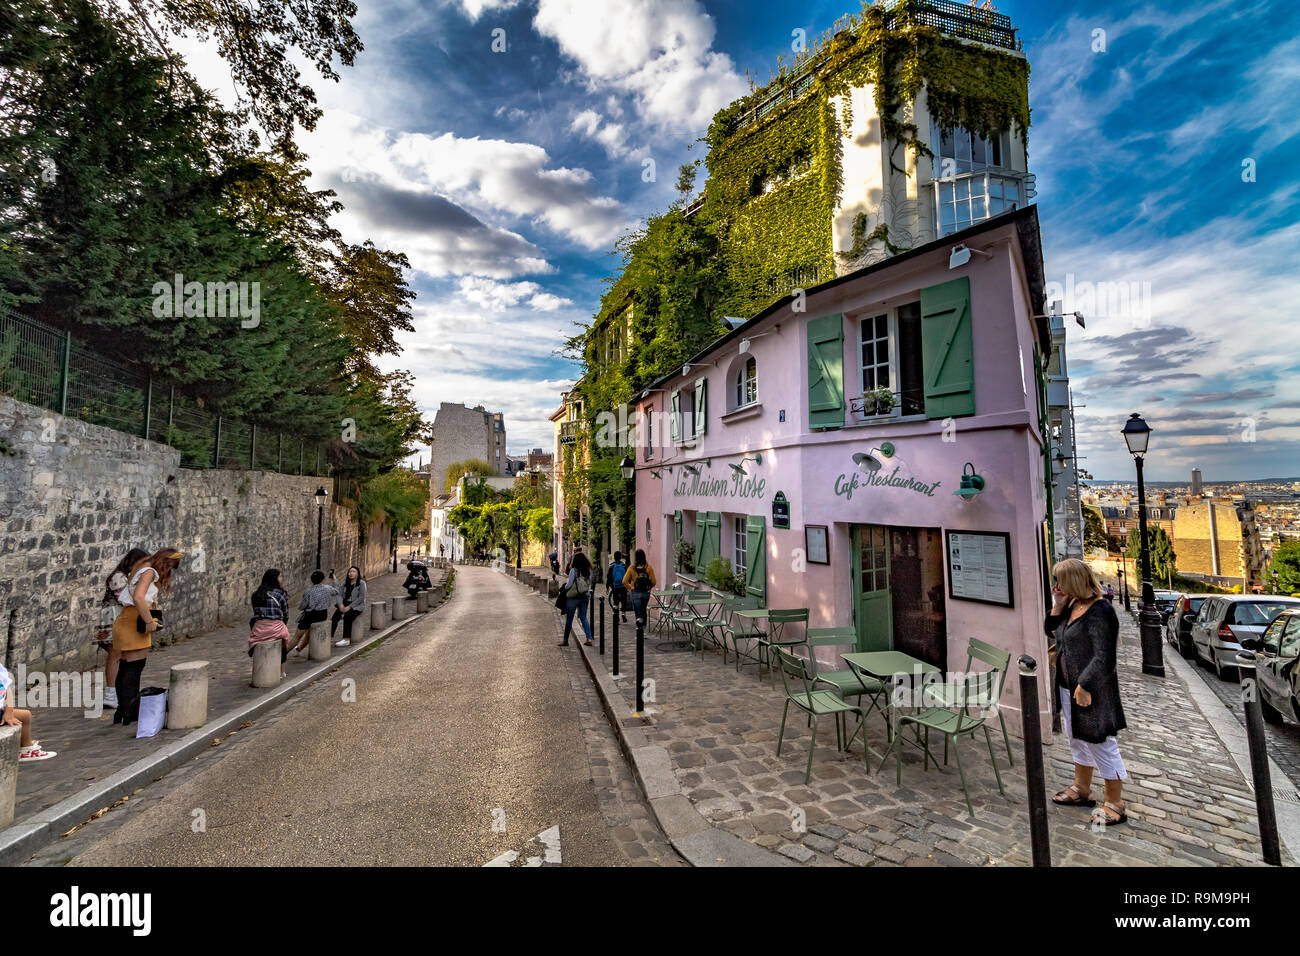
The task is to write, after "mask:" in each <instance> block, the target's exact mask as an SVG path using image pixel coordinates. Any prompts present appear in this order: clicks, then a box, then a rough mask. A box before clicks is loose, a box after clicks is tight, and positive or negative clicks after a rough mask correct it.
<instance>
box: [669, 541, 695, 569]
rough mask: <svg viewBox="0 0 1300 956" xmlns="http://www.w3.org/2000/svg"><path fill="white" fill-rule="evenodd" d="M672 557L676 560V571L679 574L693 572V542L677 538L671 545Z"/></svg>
mask: <svg viewBox="0 0 1300 956" xmlns="http://www.w3.org/2000/svg"><path fill="white" fill-rule="evenodd" d="M673 558H674V559H675V560H676V561H677V571H678V572H679V573H680V574H694V573H695V542H693V541H687V540H685V539H682V540H679V541H678V542H677V544H676V545H675V546H674V547H673Z"/></svg>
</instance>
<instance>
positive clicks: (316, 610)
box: [289, 568, 339, 654]
mask: <svg viewBox="0 0 1300 956" xmlns="http://www.w3.org/2000/svg"><path fill="white" fill-rule="evenodd" d="M331 573H332V572H331ZM338 603H339V589H338V588H336V587H335V586H334V585H333V584H326V583H325V572H324V571H321V570H320V569H319V568H317V569H316V570H315V571H313V572H312V573H311V587H309V588H308V589H307V590H306V591H304V592H303V595H302V600H301V601H299V602H298V610H300V611H302V613H301V614H299V615H298V633H296V634H295V635H294V636H293V641H292V642H291V645H290V647H289V650H291V651H293V652H294V653H295V654H301V653H302V652H303V651H304V650H305V649H306V648H307V645H308V643H310V641H311V626H312V625H313V624H318V623H320V622H321V621H324V620H326V619H328V618H329V616H330V609H331V608H333V607H335V606H337V605H338Z"/></svg>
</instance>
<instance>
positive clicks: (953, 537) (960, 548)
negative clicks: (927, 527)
mask: <svg viewBox="0 0 1300 956" xmlns="http://www.w3.org/2000/svg"><path fill="white" fill-rule="evenodd" d="M947 536H948V595H949V597H953V598H957V599H959V600H962V601H981V602H983V603H985V604H1001V605H1003V606H1004V607H1014V606H1015V598H1014V596H1013V595H1012V593H1011V535H1010V534H1009V533H1008V532H1005V531H985V532H970V531H949V532H947Z"/></svg>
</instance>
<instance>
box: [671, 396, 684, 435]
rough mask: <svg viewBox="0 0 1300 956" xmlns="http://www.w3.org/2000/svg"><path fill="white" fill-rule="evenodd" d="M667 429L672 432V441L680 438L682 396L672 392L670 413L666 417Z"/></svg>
mask: <svg viewBox="0 0 1300 956" xmlns="http://www.w3.org/2000/svg"><path fill="white" fill-rule="evenodd" d="M668 421H669V428H670V429H671V430H672V437H673V441H677V439H679V438H681V436H682V394H681V392H673V396H672V411H671V412H670V413H669V415H668Z"/></svg>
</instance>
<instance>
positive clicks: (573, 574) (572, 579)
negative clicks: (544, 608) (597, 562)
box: [557, 545, 591, 647]
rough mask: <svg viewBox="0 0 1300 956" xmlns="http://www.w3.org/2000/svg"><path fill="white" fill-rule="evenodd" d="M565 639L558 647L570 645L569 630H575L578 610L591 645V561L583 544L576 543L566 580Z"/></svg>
mask: <svg viewBox="0 0 1300 956" xmlns="http://www.w3.org/2000/svg"><path fill="white" fill-rule="evenodd" d="M560 593H561V594H563V595H564V599H565V600H564V640H562V641H560V642H559V644H558V645H557V646H558V647H568V646H569V632H570V631H571V630H573V615H574V612H577V615H578V621H579V622H580V623H581V624H582V632H583V633H584V634H586V635H587V641H586V643H587V646H588V647H590V646H591V623H590V622H589V621H588V620H587V603H588V597H587V595H588V594H590V593H591V561H590V560H588V558H587V556H586V555H585V554H583V553H582V546H581V545H575V546H574V549H573V558H572V559H571V560H570V561H569V576H568V577H567V578H565V580H564V589H563V590H562V591H561V592H560Z"/></svg>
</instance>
